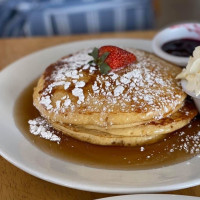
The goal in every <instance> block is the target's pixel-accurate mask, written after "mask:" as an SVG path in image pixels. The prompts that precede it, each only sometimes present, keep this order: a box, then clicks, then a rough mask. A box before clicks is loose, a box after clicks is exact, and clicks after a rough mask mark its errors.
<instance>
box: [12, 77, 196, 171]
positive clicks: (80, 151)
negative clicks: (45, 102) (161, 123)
mask: <svg viewBox="0 0 200 200" xmlns="http://www.w3.org/2000/svg"><path fill="white" fill-rule="evenodd" d="M35 85H36V81H34V82H33V83H31V84H30V85H29V86H28V87H27V88H26V89H25V90H24V91H23V92H22V93H21V94H20V96H19V97H18V100H17V101H16V104H15V110H14V114H15V122H16V124H17V127H18V128H19V129H20V131H21V132H22V134H23V135H24V136H25V137H26V138H27V139H28V140H29V141H30V142H31V143H33V144H34V145H35V146H37V147H38V148H39V149H41V150H43V151H45V152H46V153H48V154H51V155H52V156H55V157H59V158H60V159H64V160H67V161H70V162H74V163H79V164H81V165H87V166H93V167H97V168H107V169H126V170H127V169H149V168H158V167H163V166H168V165H172V164H176V163H179V162H183V161H186V160H189V159H191V158H192V157H194V156H196V155H198V154H200V116H197V117H196V118H195V119H194V120H192V122H191V123H190V124H189V125H187V126H185V127H184V128H182V129H180V130H178V131H175V132H173V133H171V134H169V135H168V136H167V137H166V138H165V139H163V140H161V141H160V142H157V143H155V144H151V145H146V146H143V147H119V146H98V145H93V144H89V143H86V142H81V141H78V140H76V139H73V138H71V137H68V136H66V135H64V134H62V133H61V132H58V131H57V132H56V134H57V135H58V136H59V137H60V138H61V141H60V143H56V142H52V141H49V140H46V139H43V138H40V137H39V136H35V135H33V134H31V133H30V131H29V124H28V120H30V119H34V118H36V117H38V116H40V114H39V112H38V111H37V110H36V108H35V107H34V106H33V100H32V93H33V87H34V86H35Z"/></svg>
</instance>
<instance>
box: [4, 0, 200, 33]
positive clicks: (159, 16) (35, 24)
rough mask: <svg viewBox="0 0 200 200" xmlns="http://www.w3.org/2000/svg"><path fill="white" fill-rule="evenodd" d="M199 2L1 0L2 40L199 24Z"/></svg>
mask: <svg viewBox="0 0 200 200" xmlns="http://www.w3.org/2000/svg"><path fill="white" fill-rule="evenodd" d="M199 8H200V0H0V37H30V36H52V35H70V34H88V33H89V34H92V33H99V32H120V31H129V30H151V29H161V28H163V27H165V26H168V25H171V24H174V23H180V22H186V21H187V22H191V21H193V22H198V21H200V14H199Z"/></svg>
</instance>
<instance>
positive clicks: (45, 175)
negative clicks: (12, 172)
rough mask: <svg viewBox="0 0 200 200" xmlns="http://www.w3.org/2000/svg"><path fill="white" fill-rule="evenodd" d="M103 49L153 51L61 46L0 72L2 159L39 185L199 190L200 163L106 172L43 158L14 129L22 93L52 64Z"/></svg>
mask: <svg viewBox="0 0 200 200" xmlns="http://www.w3.org/2000/svg"><path fill="white" fill-rule="evenodd" d="M105 44H111V45H117V46H121V47H135V48H140V49H143V50H147V51H151V42H150V41H147V40H133V39H103V40H89V41H80V42H74V43H68V44H63V45H59V46H55V47H52V48H48V49H45V50H42V51H39V52H36V53H33V54H31V55H29V56H26V57H24V58H22V59H20V60H18V61H16V62H15V63H13V64H11V65H10V66H9V67H7V68H6V69H5V70H3V71H2V72H0V95H1V96H0V154H1V155H2V156H3V157H4V158H5V159H7V160H8V161H9V162H11V163H12V164H14V165H15V166H17V167H19V168H20V169H22V170H24V171H26V172H28V173H30V174H32V175H34V176H37V177H39V178H41V179H44V180H47V181H50V182H53V183H56V184H59V185H63V186H67V187H71V188H76V189H81V190H87V191H93V192H104V193H124V194H125V193H134V192H137V193H139V192H140V193H141V192H142V193H144V192H146V193H147V192H160V191H168V190H176V189H181V188H187V187H191V186H195V185H198V184H200V167H199V166H200V158H198V157H195V158H193V159H192V160H190V164H189V165H188V164H187V163H188V162H182V163H179V164H176V165H172V166H168V167H163V168H158V169H150V170H137V171H134V170H132V171H130V170H128V171H126V170H107V169H99V168H98V169H97V168H92V167H88V166H83V165H78V164H74V163H71V162H67V161H63V160H60V159H58V158H56V157H53V156H51V155H48V154H47V153H44V152H43V151H41V150H40V149H38V148H37V147H36V146H34V145H33V144H31V143H30V142H29V141H28V140H27V139H26V138H25V137H24V136H23V134H21V133H20V131H19V129H18V128H17V127H16V125H15V122H14V117H13V107H14V104H15V101H16V99H17V97H18V95H19V94H20V92H21V91H23V89H24V88H25V87H26V86H27V85H28V84H29V83H30V82H32V81H33V80H34V79H36V78H37V77H38V76H39V75H40V74H41V73H42V72H43V70H44V69H45V68H46V66H48V65H49V64H50V63H52V62H54V61H55V60H57V59H59V58H60V57H62V56H64V55H66V54H69V53H72V52H75V51H77V50H80V49H83V48H87V47H94V46H97V47H98V46H101V45H105Z"/></svg>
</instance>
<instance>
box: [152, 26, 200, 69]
mask: <svg viewBox="0 0 200 200" xmlns="http://www.w3.org/2000/svg"><path fill="white" fill-rule="evenodd" d="M183 38H188V39H196V40H200V24H199V23H183V24H176V25H173V26H170V27H167V28H165V29H163V30H161V31H160V32H158V34H156V36H155V37H154V38H153V41H152V47H153V51H154V53H155V54H157V55H158V56H159V57H161V58H163V59H165V60H167V61H169V62H172V63H174V64H177V65H179V66H186V65H187V63H188V59H189V57H181V56H174V55H170V54H168V53H166V52H165V51H163V50H162V48H161V47H162V45H163V44H164V43H166V42H169V41H172V40H177V39H183Z"/></svg>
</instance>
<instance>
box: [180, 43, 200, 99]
mask: <svg viewBox="0 0 200 200" xmlns="http://www.w3.org/2000/svg"><path fill="white" fill-rule="evenodd" d="M176 78H177V79H185V80H187V85H186V89H187V90H189V91H192V92H195V94H196V96H198V95H200V46H198V47H196V48H195V50H194V51H193V57H192V56H190V58H189V61H188V64H187V66H186V68H185V69H183V71H182V72H181V73H180V74H178V75H177V77H176Z"/></svg>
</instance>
